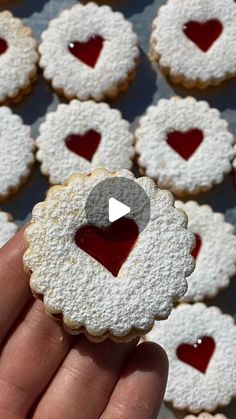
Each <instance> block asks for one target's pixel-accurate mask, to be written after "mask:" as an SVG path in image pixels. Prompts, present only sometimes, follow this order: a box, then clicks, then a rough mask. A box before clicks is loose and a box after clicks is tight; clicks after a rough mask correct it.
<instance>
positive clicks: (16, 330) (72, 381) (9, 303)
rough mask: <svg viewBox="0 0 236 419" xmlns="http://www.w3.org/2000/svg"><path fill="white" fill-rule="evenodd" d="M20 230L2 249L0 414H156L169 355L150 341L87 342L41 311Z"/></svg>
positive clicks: (82, 418) (56, 418)
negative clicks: (25, 263)
mask: <svg viewBox="0 0 236 419" xmlns="http://www.w3.org/2000/svg"><path fill="white" fill-rule="evenodd" d="M23 252H24V243H23V238H22V232H19V233H18V234H17V235H16V236H15V237H14V238H13V239H12V240H11V241H9V242H8V243H7V244H6V245H5V246H4V247H3V248H2V249H0V289H1V293H0V344H1V346H0V349H1V352H0V353H1V355H0V418H4V419H23V418H26V417H27V418H34V419H36V418H37V419H42V418H43V419H77V418H78V419H97V418H99V417H101V416H102V419H113V418H114V419H134V418H135V419H141V418H145V419H155V418H156V417H157V414H158V411H159V408H160V404H161V402H162V398H163V393H164V389H165V384H166V377H167V369H168V362H167V357H166V355H165V353H164V351H163V350H162V349H161V348H160V347H159V346H157V345H155V344H153V343H142V344H140V345H138V346H137V340H135V341H133V342H130V343H119V344H116V343H113V342H112V341H110V340H109V339H107V340H106V341H105V342H103V343H99V344H98V343H91V342H89V341H88V340H87V339H86V338H85V337H84V336H82V335H79V336H70V335H68V334H67V333H66V332H65V331H64V330H63V327H62V326H61V325H60V323H59V322H56V321H54V320H52V319H50V318H48V317H47V316H46V315H45V314H44V309H43V303H42V302H41V301H35V300H34V299H33V297H32V296H31V292H30V289H29V278H28V276H27V274H26V273H25V272H24V271H23V266H22V255H23Z"/></svg>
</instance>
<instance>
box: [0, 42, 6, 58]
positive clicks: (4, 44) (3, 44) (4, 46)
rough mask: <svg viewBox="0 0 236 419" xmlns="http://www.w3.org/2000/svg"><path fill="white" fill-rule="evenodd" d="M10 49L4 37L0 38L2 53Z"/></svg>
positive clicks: (0, 51) (0, 52) (0, 50)
mask: <svg viewBox="0 0 236 419" xmlns="http://www.w3.org/2000/svg"><path fill="white" fill-rule="evenodd" d="M7 49H8V45H7V42H6V41H5V39H4V38H0V55H2V54H4V52H6V50H7Z"/></svg>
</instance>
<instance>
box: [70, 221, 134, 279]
mask: <svg viewBox="0 0 236 419" xmlns="http://www.w3.org/2000/svg"><path fill="white" fill-rule="evenodd" d="M138 236H139V229H138V226H137V224H136V223H135V222H134V221H133V220H131V219H129V218H121V219H119V220H117V221H115V222H114V223H112V224H110V226H108V227H107V228H104V229H101V228H98V227H96V226H92V225H85V226H83V227H81V228H79V229H78V230H77V232H76V235H75V242H76V244H77V246H78V247H79V248H80V249H82V250H83V251H84V252H86V253H87V254H88V255H90V256H92V257H93V258H94V259H96V260H97V261H98V262H99V263H101V265H103V266H104V267H105V268H106V269H107V270H108V271H109V272H111V273H112V275H113V276H114V277H117V276H118V273H119V271H120V268H121V266H122V265H123V263H124V262H125V261H126V259H127V258H128V256H129V254H130V252H131V250H132V249H133V246H134V245H135V243H136V240H137V238H138Z"/></svg>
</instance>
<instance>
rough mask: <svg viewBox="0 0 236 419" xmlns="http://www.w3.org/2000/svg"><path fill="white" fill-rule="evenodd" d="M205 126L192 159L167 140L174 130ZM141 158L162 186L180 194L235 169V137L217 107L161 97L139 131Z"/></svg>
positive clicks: (198, 188) (210, 183) (217, 180)
mask: <svg viewBox="0 0 236 419" xmlns="http://www.w3.org/2000/svg"><path fill="white" fill-rule="evenodd" d="M193 128H197V129H199V130H201V131H202V132H203V134H204V139H203V142H202V143H201V145H200V146H199V147H198V148H197V150H196V151H195V153H194V154H193V155H192V156H191V157H190V159H189V160H187V161H186V160H185V159H183V158H182V157H181V156H180V155H179V154H178V153H177V152H176V151H175V150H173V149H172V148H171V147H170V146H169V145H168V143H167V135H168V133H169V132H171V131H182V132H186V131H188V130H191V129H193ZM136 138H137V144H136V150H137V152H138V153H139V154H140V156H139V159H138V162H139V164H140V166H142V167H144V168H145V171H146V174H147V175H148V176H151V177H153V178H154V179H157V181H158V184H159V186H160V187H163V188H167V189H170V190H171V191H173V192H174V193H176V194H177V195H181V194H184V193H197V192H200V191H201V190H203V191H204V190H207V189H210V188H211V187H212V186H213V185H214V184H217V183H220V182H221V181H222V180H223V177H224V175H225V174H226V173H228V172H229V171H230V170H231V160H232V159H233V157H234V149H233V143H234V137H233V135H232V134H231V133H230V132H229V131H228V124H227V122H226V121H225V120H223V119H222V118H221V117H220V113H219V111H218V110H217V109H212V108H210V107H209V105H208V103H207V102H205V101H199V102H198V101H196V100H195V99H194V98H191V97H188V98H186V99H180V98H178V97H173V98H172V99H169V100H168V99H161V100H160V101H159V102H158V104H157V105H156V106H150V107H149V108H148V110H147V113H146V115H145V116H143V117H142V118H141V119H140V126H139V128H138V130H137V131H136Z"/></svg>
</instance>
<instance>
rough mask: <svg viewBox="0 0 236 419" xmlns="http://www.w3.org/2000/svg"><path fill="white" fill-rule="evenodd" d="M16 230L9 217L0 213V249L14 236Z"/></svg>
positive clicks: (4, 213)
mask: <svg viewBox="0 0 236 419" xmlns="http://www.w3.org/2000/svg"><path fill="white" fill-rule="evenodd" d="M17 229H18V227H17V225H16V224H15V223H13V222H12V221H11V217H10V215H9V214H7V213H6V212H3V211H0V247H2V246H3V245H4V244H5V243H6V242H7V241H8V240H10V239H11V238H12V237H13V236H14V234H15V233H16V232H17Z"/></svg>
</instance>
